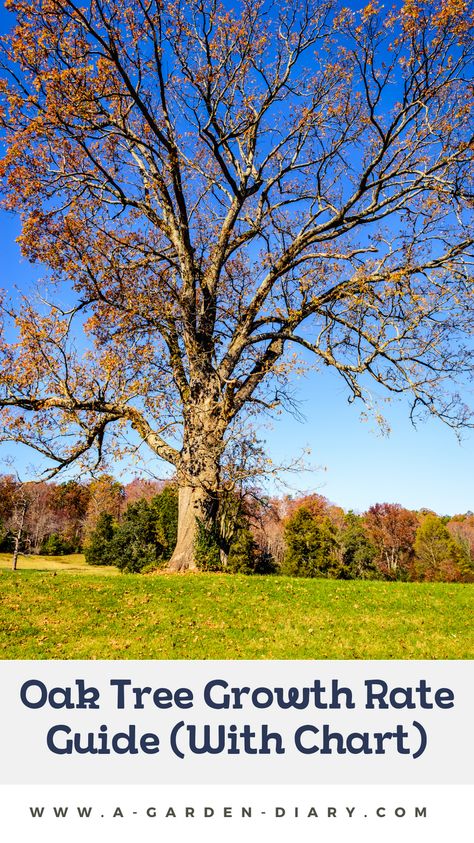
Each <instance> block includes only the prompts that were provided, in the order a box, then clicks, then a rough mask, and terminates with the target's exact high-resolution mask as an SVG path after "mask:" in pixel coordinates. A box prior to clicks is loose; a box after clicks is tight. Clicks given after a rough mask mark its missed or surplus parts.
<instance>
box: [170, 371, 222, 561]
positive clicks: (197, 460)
mask: <svg viewBox="0 0 474 843" xmlns="http://www.w3.org/2000/svg"><path fill="white" fill-rule="evenodd" d="M219 396H220V392H219V384H218V383H217V382H216V381H215V378H214V379H213V376H212V373H211V372H209V373H208V375H207V376H206V377H205V376H204V375H203V376H202V377H199V378H197V379H196V378H195V381H194V385H193V389H192V395H191V400H190V403H189V405H188V406H187V407H186V408H185V412H184V437H183V447H182V449H181V452H180V458H179V462H178V464H177V466H176V468H177V480H178V488H179V496H178V539H177V543H176V548H175V550H174V552H173V555H172V557H171V559H170V561H169V563H168V570H170V571H193V570H196V569H197V565H196V560H195V543H196V538H197V534H198V529H199V524H200V523H201V524H202V525H203V526H204V527H206V528H208V529H212V527H213V526H214V525H215V523H216V519H217V515H218V498H219V481H220V460H221V456H222V452H223V450H224V433H225V429H226V424H225V422H224V421H223V418H222V416H221V414H220V409H219V404H220V398H219Z"/></svg>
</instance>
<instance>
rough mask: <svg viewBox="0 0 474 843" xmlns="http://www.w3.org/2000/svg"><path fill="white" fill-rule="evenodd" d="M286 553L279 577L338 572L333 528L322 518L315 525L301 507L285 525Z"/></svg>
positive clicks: (306, 510)
mask: <svg viewBox="0 0 474 843" xmlns="http://www.w3.org/2000/svg"><path fill="white" fill-rule="evenodd" d="M284 535H285V542H286V550H285V556H284V559H283V565H282V573H283V574H286V575H288V576H293V577H327V576H333V575H334V571H335V568H337V555H336V548H337V545H336V536H335V528H334V526H333V525H332V524H331V523H330V521H329V520H328V519H327V518H325V519H323V520H321V521H317V520H316V518H314V516H313V515H312V513H311V512H310V511H309V509H307V508H306V507H304V506H302V507H300V508H299V509H297V510H296V512H295V513H294V514H293V515H292V516H291V517H290V518H289V519H288V521H287V522H286V525H285V533H284Z"/></svg>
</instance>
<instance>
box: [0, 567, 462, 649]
mask: <svg viewBox="0 0 474 843" xmlns="http://www.w3.org/2000/svg"><path fill="white" fill-rule="evenodd" d="M62 559H64V560H65V559H66V557H58V559H57V560H54V559H53V558H51V557H50V558H49V559H48V562H49V563H50V564H51V565H53V563H54V561H56V567H55V568H54V569H53V568H51V569H49V570H46V569H44V570H41V571H32V570H27V569H26V566H25V565H22V561H20V570H18V571H17V572H16V573H13V572H10V571H7V570H5V569H4V566H3V564H2V570H1V571H0V657H1V658H6V659H13V658H16V659H27V658H33V659H36V658H37V659H45V658H69V659H98V658H101V659H119V658H120V659H122V658H130V659H132V658H133V659H203V658H204V659H211V658H212V659H245V658H248V659H395V658H397V659H399V658H401V659H466V658H472V656H473V646H472V645H473V638H472V627H471V620H470V618H471V615H470V608H471V607H472V597H473V594H474V586H471V585H452V584H445V583H383V582H357V581H353V582H342V581H337V580H303V579H291V578H287V577H244V576H236V575H216V574H188V575H182V574H181V575H179V574H161V575H156V576H153V575H151V576H140V575H117V576H112V577H111V576H110V575H109V573H110V572H108V571H107V570H104V569H103V568H89V567H87V566H84V565H82V567H80V570H77V571H74V570H73V569H71V568H69V567H66V566H69V565H71V566H73V565H74V564H78V565H79V566H81V561H80V559H79V560H78V561H77V563H76V562H73V561H71V560H70V558H69V560H68V561H67V562H61V560H62ZM29 561H30V563H33V560H32V559H31V558H30V560H29ZM2 563H3V559H2ZM38 564H43V562H40V563H38Z"/></svg>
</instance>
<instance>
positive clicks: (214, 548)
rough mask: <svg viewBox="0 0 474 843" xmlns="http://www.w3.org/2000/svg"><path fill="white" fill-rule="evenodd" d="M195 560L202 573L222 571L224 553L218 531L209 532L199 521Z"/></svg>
mask: <svg viewBox="0 0 474 843" xmlns="http://www.w3.org/2000/svg"><path fill="white" fill-rule="evenodd" d="M194 559H195V561H196V565H197V566H198V568H199V570H200V571H222V570H223V563H222V553H221V547H220V541H219V536H218V533H217V530H216V529H211V530H209V529H208V528H207V527H206V525H205V524H203V523H202V522H201V521H198V528H197V536H196V542H195V545H194Z"/></svg>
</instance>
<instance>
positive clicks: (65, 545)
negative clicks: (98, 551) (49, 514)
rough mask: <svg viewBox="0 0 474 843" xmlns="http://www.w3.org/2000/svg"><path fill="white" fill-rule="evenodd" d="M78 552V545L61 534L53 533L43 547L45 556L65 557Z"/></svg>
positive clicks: (42, 551)
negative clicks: (67, 554)
mask: <svg viewBox="0 0 474 843" xmlns="http://www.w3.org/2000/svg"><path fill="white" fill-rule="evenodd" d="M77 550H78V548H77V546H76V545H74V544H73V543H71V542H70V541H68V540H67V539H66V538H64V536H61V535H59V533H51V535H50V536H48V538H47V539H46V540H45V541H44V542H43V544H42V545H41V553H44V555H45V556H64V555H65V554H66V553H76V552H77ZM95 564H97V563H95Z"/></svg>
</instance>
